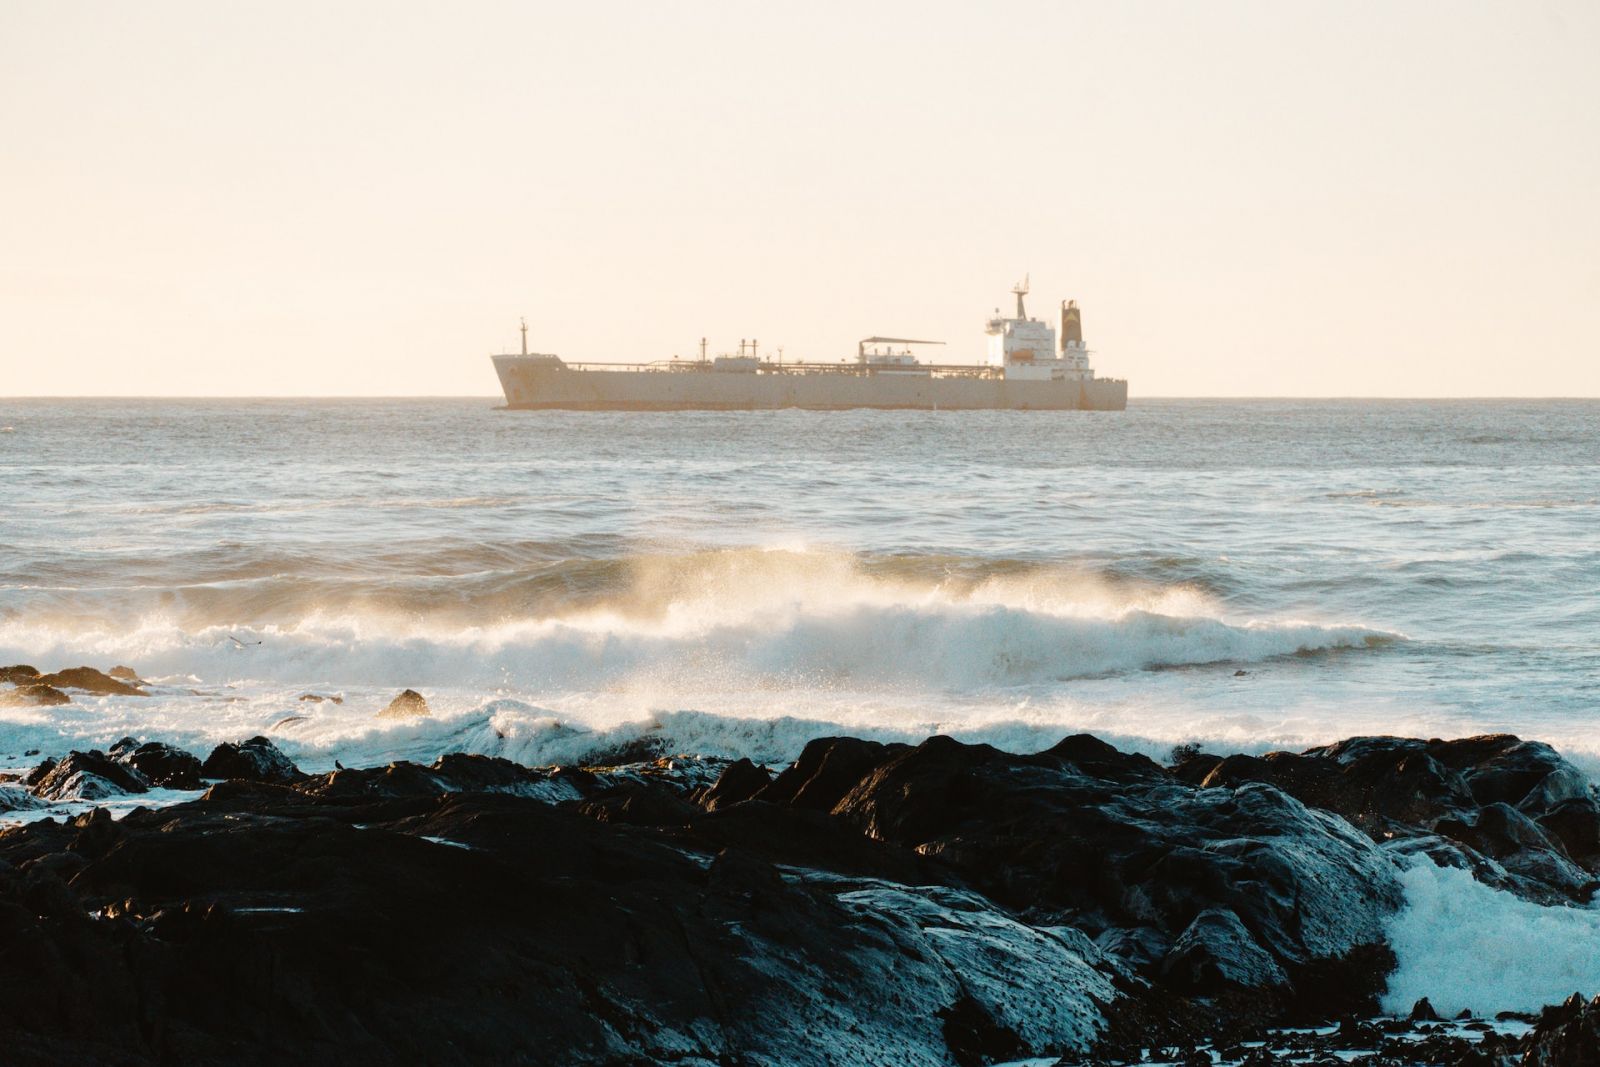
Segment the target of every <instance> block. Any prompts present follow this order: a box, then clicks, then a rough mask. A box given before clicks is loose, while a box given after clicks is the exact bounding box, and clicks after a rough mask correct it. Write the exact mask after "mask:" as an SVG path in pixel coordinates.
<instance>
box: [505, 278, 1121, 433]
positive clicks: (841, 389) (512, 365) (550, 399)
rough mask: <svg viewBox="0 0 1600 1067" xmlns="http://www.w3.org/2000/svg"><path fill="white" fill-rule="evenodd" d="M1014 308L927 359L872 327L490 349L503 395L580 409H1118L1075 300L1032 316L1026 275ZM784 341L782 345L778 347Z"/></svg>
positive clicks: (1114, 382)
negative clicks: (686, 351) (788, 349)
mask: <svg viewBox="0 0 1600 1067" xmlns="http://www.w3.org/2000/svg"><path fill="white" fill-rule="evenodd" d="M1011 292H1012V294H1013V295H1014V296H1015V297H1016V300H1017V313H1016V316H1015V317H1014V318H1005V317H1002V316H1001V315H1000V313H999V310H998V309H996V311H995V315H994V317H992V318H991V319H989V321H988V323H987V325H986V327H985V332H986V333H987V334H988V337H989V341H988V348H987V354H986V357H985V359H984V361H983V362H980V363H924V362H922V361H921V360H920V359H919V358H918V357H917V355H916V354H915V352H914V348H916V347H920V346H925V345H940V344H943V342H942V341H919V340H912V339H909V338H903V337H879V336H873V337H867V338H864V339H862V340H861V341H860V342H859V343H858V344H857V345H856V358H855V360H854V361H850V362H839V363H813V362H805V361H800V362H794V361H790V362H784V361H782V360H781V359H779V360H776V361H774V360H771V359H765V358H762V356H761V355H760V353H759V350H758V347H757V344H756V342H755V341H743V340H742V341H740V343H739V354H738V355H736V356H735V355H720V356H717V357H715V358H707V356H706V341H705V339H704V338H702V339H701V341H700V358H699V359H695V360H679V359H677V358H676V357H674V358H673V359H671V360H662V361H658V362H655V363H644V364H623V363H568V362H566V361H565V360H563V359H561V358H560V357H558V356H554V355H547V354H541V353H537V352H529V351H528V327H527V323H526V322H525V321H524V322H523V324H522V351H521V352H520V353H503V354H500V355H496V356H493V357H492V359H493V360H494V366H495V370H496V372H497V373H498V374H499V376H500V384H501V386H502V388H503V389H504V390H505V395H506V406H507V407H511V408H571V409H582V410H644V411H677V410H750V409H766V408H812V409H820V410H836V409H843V408H929V409H938V408H946V409H989V408H1011V409H1023V410H1027V409H1033V410H1050V411H1071V410H1087V411H1121V410H1123V409H1124V408H1125V407H1126V406H1127V401H1128V383H1127V382H1125V381H1121V380H1118V379H1113V378H1097V377H1095V373H1094V370H1093V369H1092V368H1091V366H1090V363H1089V356H1090V352H1089V350H1088V349H1087V348H1086V347H1085V346H1084V341H1083V321H1082V316H1081V313H1080V312H1079V310H1078V306H1077V304H1076V303H1074V302H1073V301H1070V300H1066V301H1062V304H1061V311H1060V320H1059V321H1060V329H1059V332H1058V331H1057V328H1056V327H1055V326H1054V325H1052V324H1051V323H1048V322H1041V321H1040V320H1038V319H1034V318H1030V317H1029V316H1028V314H1027V308H1026V305H1025V304H1024V298H1025V297H1026V296H1027V295H1028V282H1027V280H1026V279H1024V280H1023V282H1022V283H1020V284H1019V285H1017V286H1014V287H1013V288H1012V290H1011ZM780 353H781V350H780Z"/></svg>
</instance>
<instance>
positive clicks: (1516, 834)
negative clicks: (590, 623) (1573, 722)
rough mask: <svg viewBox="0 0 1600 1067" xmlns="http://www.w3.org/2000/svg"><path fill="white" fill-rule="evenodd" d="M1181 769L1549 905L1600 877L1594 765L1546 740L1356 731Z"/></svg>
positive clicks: (1197, 761)
mask: <svg viewBox="0 0 1600 1067" xmlns="http://www.w3.org/2000/svg"><path fill="white" fill-rule="evenodd" d="M1174 773H1175V774H1176V775H1177V776H1178V777H1180V778H1182V779H1183V780H1185V781H1198V782H1199V783H1200V784H1202V785H1204V786H1206V787H1208V788H1216V787H1224V788H1230V789H1231V788H1237V787H1238V786H1240V785H1243V784H1245V783H1247V782H1265V783H1268V784H1271V785H1273V786H1275V787H1276V788H1278V789H1281V790H1283V791H1284V792H1286V793H1289V794H1291V795H1292V796H1294V797H1296V798H1297V799H1299V800H1300V801H1302V802H1303V803H1306V804H1309V805H1312V806H1314V807H1319V808H1323V809H1326V810H1328V811H1333V812H1337V813H1338V814H1339V815H1342V816H1344V817H1345V818H1346V819H1348V820H1350V821H1351V822H1352V823H1354V824H1355V825H1357V826H1359V827H1361V828H1362V829H1363V830H1365V831H1366V832H1367V833H1368V834H1369V835H1370V836H1372V837H1373V839H1374V840H1378V841H1384V842H1392V843H1393V847H1395V848H1397V849H1399V850H1401V851H1407V852H1422V853H1425V854H1427V855H1429V856H1431V857H1433V858H1434V859H1435V860H1436V861H1437V862H1440V863H1443V864H1447V865H1453V866H1459V867H1463V868H1465V869H1467V870H1470V871H1471V872H1472V873H1473V875H1474V876H1475V877H1478V878H1479V879H1480V880H1483V881H1485V882H1488V883H1489V884H1491V885H1495V886H1496V887H1497V888H1503V889H1508V890H1511V891H1513V892H1516V893H1518V894H1519V895H1521V896H1523V897H1526V898H1528V899H1531V900H1535V901H1539V902H1541V903H1560V902H1566V901H1573V900H1577V901H1585V900H1587V899H1588V896H1589V894H1590V893H1591V892H1592V890H1593V887H1594V885H1595V882H1596V877H1597V876H1600V805H1597V803H1596V801H1595V798H1594V796H1593V794H1592V792H1591V790H1590V788H1589V784H1588V780H1587V779H1586V778H1585V776H1584V775H1583V773H1582V772H1581V771H1579V770H1578V769H1577V768H1575V767H1573V766H1572V765H1571V764H1569V763H1567V762H1566V761H1565V760H1563V759H1562V758H1561V757H1560V756H1559V755H1558V754H1557V753H1556V752H1555V750H1554V749H1552V748H1550V746H1548V745H1545V744H1541V743H1539V742H1536V741H1523V740H1522V739H1520V738H1517V737H1512V736H1510V735H1507V734H1494V735H1487V736H1483V737H1469V738H1462V739H1460V740H1454V741H1437V740H1435V741H1421V740H1416V739H1410V738H1399V737H1356V738H1350V739H1348V740H1345V741H1340V742H1338V743H1337V744H1333V745H1327V746H1323V747H1319V748H1313V749H1308V750H1306V751H1305V752H1303V753H1289V752H1272V753H1268V754H1267V755H1265V756H1261V757H1254V756H1230V757H1228V758H1226V759H1216V758H1215V757H1205V756H1199V755H1197V756H1195V757H1193V758H1192V759H1190V760H1187V761H1185V762H1184V763H1182V764H1180V765H1179V766H1178V767H1177V768H1175V770H1174Z"/></svg>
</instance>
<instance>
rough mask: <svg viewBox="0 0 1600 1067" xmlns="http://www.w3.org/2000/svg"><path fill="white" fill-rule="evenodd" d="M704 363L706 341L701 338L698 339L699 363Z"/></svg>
mask: <svg viewBox="0 0 1600 1067" xmlns="http://www.w3.org/2000/svg"><path fill="white" fill-rule="evenodd" d="M705 361H706V339H705V338H704V337H702V338H700V362H701V363H704V362H705Z"/></svg>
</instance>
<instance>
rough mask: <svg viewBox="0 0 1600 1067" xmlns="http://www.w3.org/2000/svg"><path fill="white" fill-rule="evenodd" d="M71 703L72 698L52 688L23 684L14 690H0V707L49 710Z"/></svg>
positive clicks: (36, 684) (35, 684)
mask: <svg viewBox="0 0 1600 1067" xmlns="http://www.w3.org/2000/svg"><path fill="white" fill-rule="evenodd" d="M70 703H72V698H71V697H69V696H67V694H65V693H63V692H62V691H61V690H59V689H57V688H55V687H54V686H48V685H39V684H38V683H24V684H22V685H19V686H17V687H16V688H15V689H0V707H6V708H50V707H56V706H58V705H61V704H70Z"/></svg>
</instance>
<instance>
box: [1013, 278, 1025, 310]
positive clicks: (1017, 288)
mask: <svg viewBox="0 0 1600 1067" xmlns="http://www.w3.org/2000/svg"><path fill="white" fill-rule="evenodd" d="M1011 291H1012V292H1013V293H1015V294H1017V318H1019V319H1025V318H1027V317H1028V313H1027V311H1025V310H1024V309H1023V307H1022V298H1023V297H1025V296H1027V295H1028V275H1026V274H1024V275H1023V276H1022V281H1020V282H1018V283H1017V284H1016V285H1013V286H1012V287H1011Z"/></svg>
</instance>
